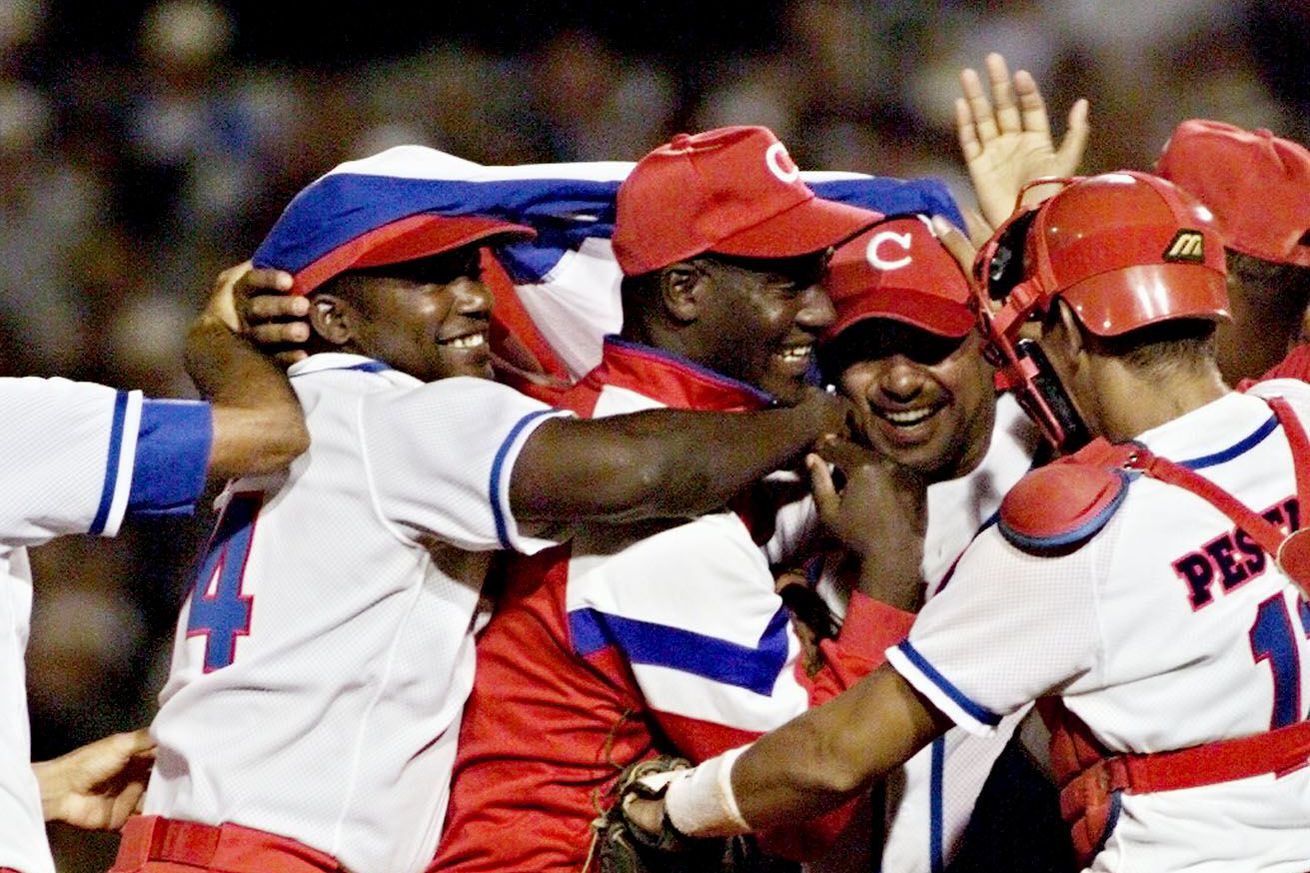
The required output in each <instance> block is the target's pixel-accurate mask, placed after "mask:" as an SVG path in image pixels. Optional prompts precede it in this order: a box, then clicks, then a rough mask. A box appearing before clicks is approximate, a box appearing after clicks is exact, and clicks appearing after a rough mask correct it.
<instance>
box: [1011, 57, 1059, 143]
mask: <svg viewBox="0 0 1310 873" xmlns="http://www.w3.org/2000/svg"><path fill="white" fill-rule="evenodd" d="M1014 93H1015V95H1016V96H1017V97H1018V98H1019V112H1020V113H1021V114H1022V118H1023V129H1024V130H1030V131H1034V132H1036V133H1050V131H1051V124H1050V121H1049V120H1048V119H1047V116H1046V101H1045V100H1043V99H1042V92H1041V89H1040V88H1038V87H1037V80H1036V79H1034V78H1033V77H1032V73H1029V72H1028V71H1027V70H1019V71H1018V72H1016V73H1015V74H1014Z"/></svg>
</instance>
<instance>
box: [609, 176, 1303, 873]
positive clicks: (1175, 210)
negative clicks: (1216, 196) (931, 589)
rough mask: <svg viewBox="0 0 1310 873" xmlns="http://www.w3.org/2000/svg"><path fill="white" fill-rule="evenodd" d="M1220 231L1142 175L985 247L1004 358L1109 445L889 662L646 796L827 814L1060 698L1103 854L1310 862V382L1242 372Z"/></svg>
mask: <svg viewBox="0 0 1310 873" xmlns="http://www.w3.org/2000/svg"><path fill="white" fill-rule="evenodd" d="M962 242H963V241H962V240H958V239H957V240H954V241H953V244H954V245H958V244H961V243H962ZM1222 245H1223V239H1222V237H1221V236H1220V234H1219V233H1218V231H1217V228H1216V227H1215V224H1214V222H1213V219H1212V217H1211V215H1210V213H1209V211H1208V210H1206V209H1205V208H1204V207H1202V206H1201V205H1200V204H1199V203H1197V202H1196V201H1195V200H1194V199H1192V198H1191V197H1190V196H1188V195H1186V194H1184V193H1183V192H1181V191H1180V190H1179V189H1177V188H1176V187H1174V186H1173V185H1171V184H1170V183H1168V182H1166V181H1164V180H1162V179H1159V178H1157V177H1153V176H1148V175H1144V174H1139V173H1129V172H1123V173H1113V174H1106V175H1101V176H1096V177H1092V178H1088V179H1082V180H1076V181H1073V182H1072V183H1070V184H1068V187H1066V188H1064V190H1062V191H1061V192H1060V193H1058V194H1056V195H1055V196H1054V197H1052V198H1051V199H1050V200H1048V201H1046V203H1044V204H1043V205H1042V206H1041V207H1039V208H1037V209H1035V210H1029V211H1026V212H1024V213H1021V214H1020V215H1019V216H1017V217H1016V218H1015V219H1013V220H1012V221H1011V222H1009V223H1008V224H1007V225H1006V226H1005V227H1003V228H1002V229H1001V231H1000V232H999V233H998V235H997V237H996V238H995V239H994V240H993V241H992V243H991V244H990V245H989V246H988V249H987V250H985V251H984V253H983V257H982V259H981V260H980V267H981V275H982V276H983V281H984V287H983V291H982V294H983V295H984V296H983V297H982V299H981V300H980V306H979V309H980V312H981V313H982V314H983V320H984V322H985V323H986V327H987V331H988V343H989V348H990V353H991V354H992V355H993V356H994V358H995V360H996V361H998V362H999V363H1000V364H1001V365H1002V368H1003V372H1005V373H1006V374H1007V378H1009V379H1010V380H1011V381H1012V383H1013V384H1014V385H1015V386H1016V387H1017V389H1018V390H1019V391H1020V394H1021V398H1022V400H1023V402H1024V404H1025V407H1026V409H1027V410H1028V411H1029V412H1030V414H1032V415H1033V416H1034V418H1035V420H1037V421H1038V423H1039V425H1040V426H1041V427H1042V428H1043V430H1044V431H1045V432H1046V433H1047V435H1048V436H1049V437H1050V438H1051V439H1052V440H1053V441H1055V442H1057V443H1058V444H1060V445H1062V446H1063V447H1064V448H1066V449H1070V450H1072V449H1074V448H1077V447H1078V444H1079V442H1086V440H1087V439H1088V438H1093V439H1092V440H1091V442H1089V443H1087V444H1086V445H1085V446H1084V447H1083V448H1081V449H1080V450H1079V451H1076V452H1074V453H1073V454H1071V455H1070V456H1069V457H1068V458H1066V459H1064V460H1062V461H1061V462H1059V463H1056V464H1053V465H1051V466H1049V467H1046V468H1043V469H1042V470H1039V471H1037V472H1035V473H1033V474H1030V475H1029V476H1028V477H1026V478H1025V479H1024V480H1023V481H1021V482H1020V484H1019V485H1018V486H1016V487H1015V488H1014V489H1013V490H1012V491H1011V492H1010V494H1009V495H1007V497H1006V498H1005V501H1004V504H1003V506H1002V509H1001V513H1000V519H999V521H998V523H997V524H996V525H994V526H993V527H991V528H989V529H988V530H986V531H984V532H983V533H982V534H981V535H980V536H979V537H978V538H977V539H976V540H975V542H974V543H973V545H972V546H971V547H970V548H969V549H968V551H967V552H966V553H965V555H964V556H963V558H962V559H961V561H960V563H959V564H958V566H957V567H956V569H955V571H954V573H953V574H952V575H951V578H950V579H949V581H948V582H947V583H946V586H945V589H944V590H943V591H942V592H940V593H939V594H938V595H937V596H936V597H935V598H933V599H932V600H931V601H930V602H929V603H928V604H927V605H926V606H925V607H924V609H923V610H922V612H921V613H920V615H919V617H918V619H917V620H916V622H915V625H914V627H913V629H912V630H911V632H910V635H909V637H908V639H907V640H906V641H904V642H903V643H901V644H900V645H898V646H897V647H895V648H893V649H890V650H889V651H888V653H887V657H888V662H889V664H888V666H886V667H884V668H882V669H880V670H879V671H878V672H877V673H875V674H874V675H872V676H870V677H869V678H868V679H866V680H864V681H863V682H861V683H860V685H859V686H857V687H856V688H855V689H853V690H852V691H850V692H847V693H846V694H844V695H842V696H841V697H839V698H838V699H837V700H836V701H833V702H831V703H829V704H827V705H825V706H823V707H820V708H818V709H815V710H812V711H811V712H809V713H808V714H807V715H805V716H802V717H801V718H798V719H796V720H795V721H793V722H792V723H791V724H789V725H788V726H786V727H785V728H783V729H781V730H779V731H776V732H775V733H773V734H771V735H769V736H767V737H765V738H763V739H761V740H759V741H758V742H757V743H755V744H754V745H753V746H751V747H747V748H746V749H745V751H744V752H743V751H742V750H735V751H733V752H731V753H728V754H726V755H724V756H721V757H719V758H716V759H714V760H713V761H710V762H707V763H706V764H703V765H701V766H700V767H698V768H696V769H695V770H694V771H690V774H689V775H688V774H686V773H682V772H680V773H676V774H674V776H672V777H664V778H665V779H666V780H668V779H671V780H672V784H671V785H668V786H667V793H665V795H664V797H663V799H662V800H649V799H645V798H643V797H641V796H640V795H634V796H633V797H632V799H631V800H630V802H629V803H628V805H627V806H628V810H629V814H630V815H631V816H633V817H634V818H636V819H637V820H638V821H640V822H642V823H644V824H645V825H646V826H647V827H648V828H650V829H652V830H654V829H658V827H659V825H660V822H661V821H662V820H663V821H666V822H667V824H668V826H669V827H671V828H673V829H675V830H676V831H678V832H681V833H686V834H701V835H708V834H725V833H735V832H739V831H742V830H746V829H748V828H751V827H768V826H771V825H775V824H777V823H779V822H782V821H786V820H791V819H793V818H795V817H796V816H798V815H801V816H804V815H813V814H816V813H818V812H821V811H822V810H825V809H828V808H830V807H832V806H833V805H834V804H836V803H838V802H840V801H841V800H842V799H843V798H845V797H847V796H849V795H850V794H851V793H853V792H857V791H859V790H860V789H861V787H862V786H864V785H866V784H867V783H868V782H869V780H871V779H874V778H877V777H878V776H879V775H880V774H882V773H885V772H886V771H887V770H888V769H890V768H891V767H894V766H896V765H897V764H899V763H900V762H902V761H904V760H905V759H906V758H908V757H909V756H910V755H912V754H913V753H914V752H915V751H916V750H917V749H919V748H920V747H922V746H923V745H924V744H925V743H927V742H929V741H930V740H931V739H932V738H933V737H934V736H936V735H938V734H940V733H941V732H942V731H943V730H945V729H946V728H947V727H949V726H950V725H952V724H954V725H959V726H960V727H962V728H965V729H967V730H970V731H972V732H975V733H978V734H981V735H987V734H989V733H990V732H992V731H993V730H994V729H995V727H996V725H997V724H998V723H1000V721H1001V719H1002V718H1003V717H1004V716H1005V715H1006V714H1007V713H1011V712H1014V711H1016V710H1017V709H1018V708H1020V707H1022V706H1024V705H1026V704H1027V703H1029V702H1030V701H1033V700H1039V699H1040V700H1041V701H1042V705H1043V706H1044V707H1046V708H1047V709H1048V711H1049V714H1050V716H1051V719H1052V721H1053V723H1055V724H1056V725H1057V731H1056V740H1055V742H1054V743H1053V747H1052V752H1053V760H1054V763H1055V764H1056V766H1057V769H1059V770H1060V771H1061V777H1062V785H1063V789H1062V807H1063V809H1064V811H1065V813H1066V815H1067V816H1068V818H1069V819H1070V821H1071V824H1072V827H1073V836H1074V841H1075V845H1076V846H1077V847H1078V848H1079V850H1080V851H1081V852H1082V854H1083V860H1084V863H1085V864H1086V865H1087V866H1088V867H1089V869H1094V870H1106V871H1122V870H1145V869H1149V870H1156V871H1174V870H1191V869H1223V870H1243V871H1247V870H1249V871H1289V873H1290V871H1296V870H1301V869H1303V868H1304V866H1305V859H1306V858H1307V857H1310V825H1308V824H1307V822H1310V806H1308V805H1307V798H1308V797H1310V771H1308V770H1307V769H1306V768H1305V766H1304V764H1305V761H1306V758H1307V753H1308V752H1310V727H1308V723H1307V722H1306V721H1305V717H1306V704H1305V702H1304V694H1303V693H1302V683H1303V678H1302V673H1303V671H1304V670H1305V669H1306V668H1307V667H1310V648H1308V647H1307V643H1308V640H1307V636H1308V635H1310V607H1307V606H1306V600H1305V590H1306V587H1307V586H1308V585H1310V548H1307V545H1306V542H1307V540H1306V538H1305V535H1304V534H1299V533H1298V528H1299V526H1300V515H1299V506H1300V504H1299V495H1300V494H1301V493H1302V492H1304V491H1306V489H1307V488H1310V466H1308V465H1310V440H1308V439H1307V436H1306V430H1305V424H1304V422H1305V420H1306V418H1307V416H1308V415H1310V389H1307V388H1306V386H1305V385H1304V383H1299V382H1293V381H1291V380H1280V381H1271V382H1266V383H1263V384H1262V385H1260V386H1258V388H1257V389H1253V391H1252V392H1250V393H1246V394H1242V393H1234V392H1232V391H1230V390H1229V389H1228V388H1227V387H1226V386H1225V385H1224V383H1223V381H1222V379H1221V378H1220V376H1219V372H1218V368H1217V366H1216V364H1215V358H1214V349H1213V343H1212V334H1213V325H1214V323H1215V322H1216V321H1218V320H1221V319H1223V318H1225V317H1226V314H1227V313H1226V306H1227V303H1226V296H1225V287H1224V285H1225V275H1224V260H1223V252H1222ZM992 301H995V302H996V304H997V305H998V308H997V309H996V311H993V308H992V305H991V302H992ZM1031 318H1037V319H1039V320H1040V324H1041V338H1040V340H1038V341H1036V342H1034V341H1032V340H1019V339H1018V332H1019V329H1020V328H1021V327H1022V326H1023V324H1024V323H1025V322H1027V321H1028V320H1029V319H1031ZM907 569H908V568H907ZM646 787H647V788H648V789H650V790H652V791H657V790H659V789H660V786H659V785H658V784H652V785H648V786H646ZM666 815H667V819H665V816H666Z"/></svg>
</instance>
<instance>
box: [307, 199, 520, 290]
mask: <svg viewBox="0 0 1310 873" xmlns="http://www.w3.org/2000/svg"><path fill="white" fill-rule="evenodd" d="M536 235H537V234H536V231H534V230H533V229H532V228H530V227H527V226H525V225H521V224H513V223H512V222H508V221H502V220H500V219H496V218H483V217H480V216H470V215H462V216H445V215H431V214H427V213H423V214H419V215H410V216H408V217H406V218H401V219H398V220H396V221H393V222H391V223H389V224H384V225H382V226H381V227H378V228H375V229H373V230H371V231H369V232H367V233H364V234H361V235H359V236H357V237H355V238H354V239H352V240H351V241H350V242H347V243H344V244H343V245H339V246H337V247H336V248H335V249H332V250H331V251H329V252H328V253H327V254H325V255H323V256H322V257H321V258H319V259H318V260H316V261H313V262H312V263H310V264H309V265H308V266H306V267H305V268H304V269H302V270H300V271H299V272H297V273H295V274H294V276H293V279H294V281H293V283H292V286H291V293H292V294H308V293H310V292H311V291H313V290H314V289H315V288H317V287H318V286H319V285H322V284H323V283H324V282H326V281H327V280H329V279H331V278H333V277H334V276H337V275H339V274H341V273H344V272H345V271H347V270H356V269H362V268H365V267H381V266H385V265H386V264H399V263H402V262H404V261H413V260H416V259H418V258H426V257H429V256H431V255H439V254H441V253H442V252H448V251H451V250H452V249H457V248H459V247H460V246H466V245H469V244H470V243H475V242H481V241H484V240H489V239H490V238H492V237H502V238H505V239H503V240H501V241H508V240H509V239H531V238H533V237H534V236H536Z"/></svg>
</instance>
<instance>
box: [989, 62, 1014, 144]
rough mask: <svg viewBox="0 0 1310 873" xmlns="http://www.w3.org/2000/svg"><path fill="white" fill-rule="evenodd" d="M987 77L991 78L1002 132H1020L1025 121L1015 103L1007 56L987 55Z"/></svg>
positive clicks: (993, 100) (998, 122) (993, 97)
mask: <svg viewBox="0 0 1310 873" xmlns="http://www.w3.org/2000/svg"><path fill="white" fill-rule="evenodd" d="M987 78H988V79H990V80H991V86H992V103H993V105H994V106H995V108H996V124H997V127H998V128H999V129H1000V131H1001V133H1019V132H1020V131H1021V130H1023V121H1022V119H1021V118H1020V117H1019V108H1018V107H1017V106H1015V103H1014V90H1013V89H1012V87H1011V85H1010V69H1009V67H1008V66H1006V63H1005V57H1004V56H1003V55H1001V54H999V53H997V52H992V53H991V54H989V55H988V56H987Z"/></svg>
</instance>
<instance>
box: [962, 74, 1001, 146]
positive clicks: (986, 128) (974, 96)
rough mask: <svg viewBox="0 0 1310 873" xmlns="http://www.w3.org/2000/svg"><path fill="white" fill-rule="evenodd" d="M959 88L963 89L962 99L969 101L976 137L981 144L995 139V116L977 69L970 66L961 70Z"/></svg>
mask: <svg viewBox="0 0 1310 873" xmlns="http://www.w3.org/2000/svg"><path fill="white" fill-rule="evenodd" d="M960 88H961V90H963V91H964V99H965V100H967V101H968V103H969V112H970V114H971V115H972V117H973V123H974V126H975V127H976V128H977V130H978V139H979V140H980V141H981V142H982V143H983V144H986V143H987V142H989V141H990V140H993V139H995V138H996V133H997V131H996V117H995V116H994V115H993V114H992V104H991V102H990V101H988V99H987V93H986V92H985V91H983V86H982V79H980V78H979V77H978V71H977V70H975V69H973V68H972V67H966V68H965V69H963V70H961V71H960Z"/></svg>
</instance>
